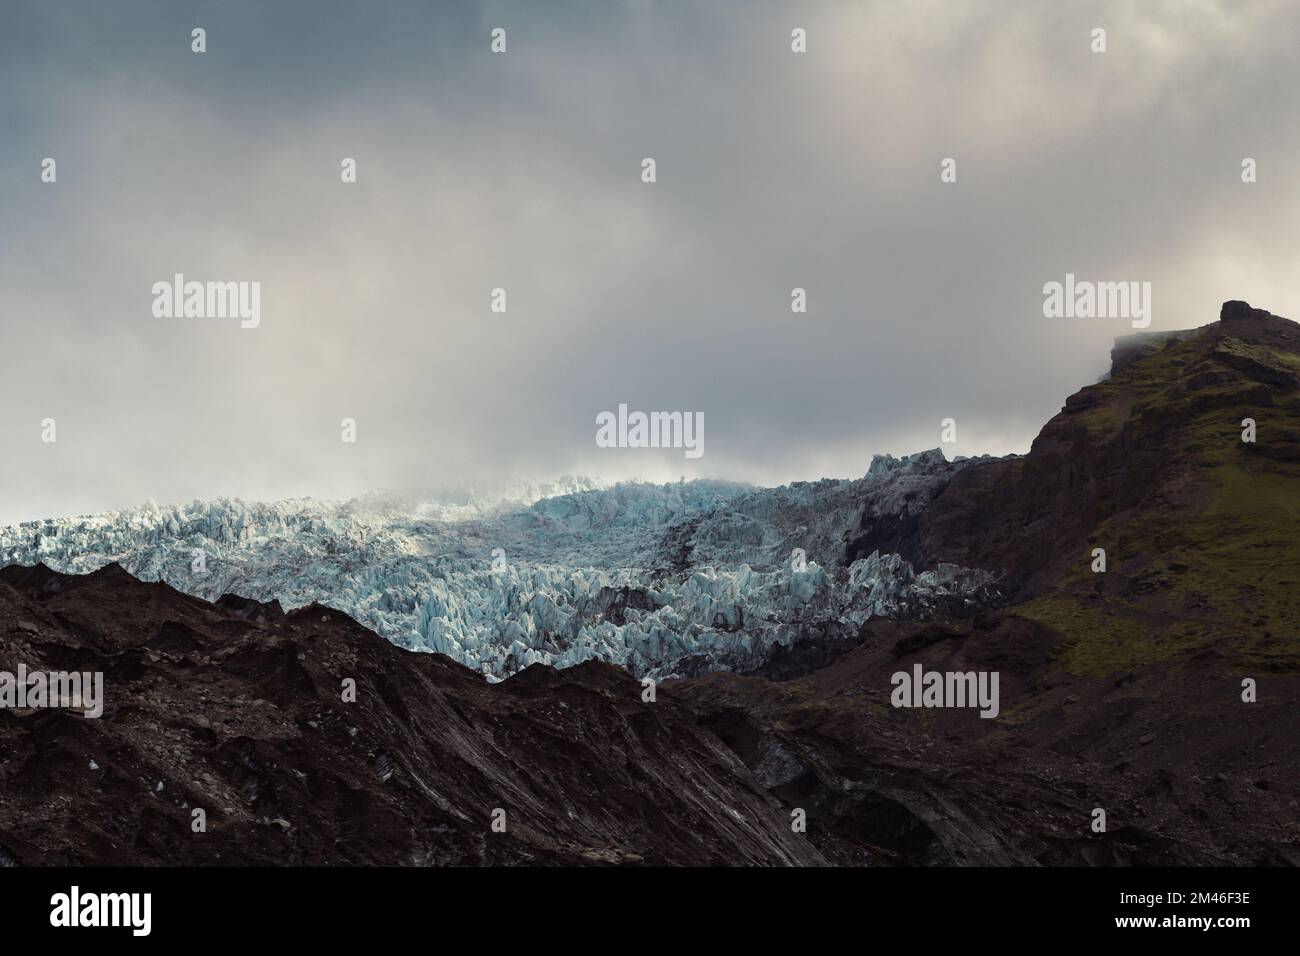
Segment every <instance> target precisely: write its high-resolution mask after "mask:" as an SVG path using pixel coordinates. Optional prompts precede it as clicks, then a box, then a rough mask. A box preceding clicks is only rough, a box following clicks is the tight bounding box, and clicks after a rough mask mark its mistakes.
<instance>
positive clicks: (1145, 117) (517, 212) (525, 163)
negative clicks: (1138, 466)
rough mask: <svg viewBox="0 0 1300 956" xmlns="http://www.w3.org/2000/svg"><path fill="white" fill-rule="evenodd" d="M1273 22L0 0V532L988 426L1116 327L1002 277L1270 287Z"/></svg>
mask: <svg viewBox="0 0 1300 956" xmlns="http://www.w3.org/2000/svg"><path fill="white" fill-rule="evenodd" d="M195 27H203V28H205V29H206V31H207V52H206V53H202V54H197V53H193V52H191V30H192V29H193V28H195ZM495 27H500V28H503V29H505V31H506V42H507V46H506V52H505V53H503V54H494V53H492V52H491V50H490V48H489V44H490V36H489V34H490V32H491V30H492V29H493V28H495ZM796 27H801V28H803V29H805V30H806V31H807V53H805V54H795V53H793V52H791V49H790V45H791V36H790V34H791V30H792V29H794V28H796ZM1095 27H1102V28H1104V29H1105V30H1106V31H1107V34H1106V43H1107V51H1106V52H1105V53H1101V54H1099V53H1094V52H1092V49H1091V47H1092V42H1093V41H1092V36H1091V33H1092V30H1093V28H1095ZM1298 36H1300V6H1297V5H1296V4H1295V3H1294V2H1289V0H1278V2H1266V0H1255V2H1251V3H1237V2H1228V0H1225V2H1223V3H1214V2H1208V0H1200V2H1198V0H1175V2H1168V3H1159V2H1144V3H1132V2H1117V3H1092V2H1089V3H1073V4H1071V3H1061V2H1058V0H1053V2H1046V3H1042V4H1036V3H1030V2H1022V0H1016V2H1006V3H998V2H981V3H972V2H968V0H952V2H936V3H927V2H917V0H907V2H902V0H899V2H887V3H867V2H829V3H807V2H800V3H775V2H773V3H763V2H752V0H745V2H739V0H736V2H724V0H697V2H685V0H657V2H655V0H624V2H614V0H610V2H594V0H593V2H590V3H568V2H561V0H555V2H547V3H538V2H535V0H522V2H517V3H514V2H512V3H505V2H488V3H482V4H471V3H464V4H453V3H433V2H414V0H408V2H400V0H378V2H373V3H360V2H351V0H349V2H321V0H310V2H307V0H304V2H301V3H292V2H286V0H281V2H276V3H274V4H263V3H253V2H238V0H219V2H216V0H214V2H211V3H201V2H197V3H176V2H163V0H158V2H138V0H121V2H114V3H103V2H98V0H96V2H89V0H88V2H81V3H78V2H67V0H61V2H58V3H48V2H22V0H18V2H16V0H5V2H4V3H3V4H2V5H0V388H2V390H3V403H2V404H0V522H11V521H18V520H25V519H29V518H35V517H45V516H54V515H64V514H73V513H81V512H88V511H98V510H103V509H108V508H116V507H123V506H131V505H136V504H139V503H141V502H143V501H145V500H146V499H149V498H153V499H154V500H156V501H159V502H169V501H188V500H190V499H192V498H196V497H199V498H207V497H213V496H217V495H231V496H236V495H237V496H240V497H243V498H245V499H271V498H278V497H285V496H296V495H316V496H322V497H334V496H341V495H350V494H354V493H359V492H363V491H366V490H369V489H384V488H400V487H413V486H419V485H421V484H432V483H436V482H443V481H448V480H461V479H467V478H482V479H489V480H499V479H503V478H512V477H519V478H549V477H554V476H558V475H561V474H565V473H583V474H593V475H601V476H606V477H611V478H617V477H644V478H649V479H654V480H667V479H675V478H677V477H679V476H680V475H685V476H687V477H688V478H690V477H702V476H712V477H725V478H737V479H746V480H751V481H755V482H759V483H765V484H766V483H780V482H785V481H790V480H798V479H815V478H818V477H823V476H832V477H847V476H858V475H860V474H862V473H863V472H864V471H865V469H866V467H867V464H868V462H869V461H870V457H871V455H872V454H873V453H875V452H892V453H894V454H905V453H908V452H911V451H916V450H920V449H924V448H932V447H935V446H937V445H938V444H939V438H940V422H941V420H942V419H943V418H946V417H952V418H954V419H955V420H956V422H957V437H958V442H957V443H956V444H955V445H947V446H945V451H947V453H948V454H949V455H950V456H952V455H954V454H967V455H972V454H981V453H986V452H988V453H995V454H1001V453H1005V452H1008V451H1025V450H1027V449H1028V446H1029V443H1030V442H1031V441H1032V439H1033V437H1034V435H1035V434H1036V433H1037V431H1038V429H1039V428H1040V427H1041V425H1042V423H1043V422H1044V421H1046V419H1047V418H1049V417H1050V416H1051V415H1053V414H1054V413H1055V412H1056V411H1057V410H1058V409H1059V408H1060V406H1061V405H1062V403H1063V401H1064V399H1065V397H1066V395H1068V394H1069V393H1071V392H1073V391H1075V390H1076V389H1077V388H1079V387H1081V386H1083V385H1085V384H1088V383H1091V382H1092V381H1095V380H1096V379H1097V377H1098V376H1099V375H1101V374H1102V373H1103V372H1104V371H1105V369H1106V367H1107V365H1108V353H1109V349H1110V346H1111V343H1112V340H1113V338H1114V337H1115V336H1116V335H1122V334H1125V333H1127V332H1130V331H1132V329H1131V328H1130V322H1129V321H1128V320H1127V319H1123V318H1115V319H1048V318H1045V317H1044V315H1043V285H1044V283H1047V282H1051V281H1062V280H1063V279H1064V277H1065V274H1066V273H1067V272H1068V273H1074V274H1076V275H1077V276H1079V277H1080V278H1086V279H1092V280H1098V281H1103V280H1107V281H1121V280H1125V281H1127V280H1132V281H1149V282H1151V283H1152V290H1153V298H1154V303H1153V304H1154V312H1153V315H1154V321H1153V322H1152V325H1151V328H1152V329H1172V328H1183V327H1190V326H1195V325H1202V324H1205V323H1206V322H1210V321H1213V320H1214V319H1216V318H1217V315H1218V307H1219V304H1220V302H1221V301H1222V300H1224V299H1228V298H1244V299H1248V300H1250V301H1251V302H1252V303H1253V304H1255V305H1257V306H1260V307H1263V308H1267V309H1271V310H1272V311H1274V312H1276V313H1279V314H1283V315H1293V316H1294V315H1298V314H1300V301H1298V300H1300V285H1298V284H1297V283H1296V281H1295V272H1296V264H1297V261H1298V254H1300V215H1297V213H1298V212H1300V209H1298V208H1297V206H1298V205H1300V142H1298V140H1300V135H1298V134H1300V130H1298V125H1297V124H1298V123H1300V114H1298V113H1297V111H1296V108H1295V92H1296V90H1297V89H1300V63H1298V62H1297V49H1298V45H1297V43H1296V38H1297V37H1298ZM45 157H52V158H54V159H55V160H56V162H57V182H55V183H44V182H42V181H41V163H42V160H43V159H44V158H45ZM343 157H354V158H355V159H356V161H357V171H358V182H356V183H355V184H344V183H342V182H341V180H340V161H341V160H342V158H343ZM644 157H653V158H654V159H655V160H656V164H657V177H658V178H657V182H655V183H653V184H647V183H644V182H642V180H641V161H642V159H643V158H644ZM945 157H952V158H954V159H955V160H956V162H957V182H955V183H942V182H941V181H940V163H941V161H942V160H943V159H944V158H945ZM1244 157H1251V158H1253V159H1255V160H1256V162H1257V164H1258V182H1255V183H1252V184H1246V183H1243V182H1242V179H1241V163H1242V160H1243V158H1244ZM178 272H179V273H183V274H184V275H185V276H186V278H187V279H192V280H199V281H208V280H220V281H249V282H252V281H256V282H260V283H261V322H260V325H259V326H258V327H257V328H255V329H243V328H240V326H239V323H238V322H237V321H221V320H201V319H193V318H190V319H185V318H157V317H155V316H154V314H153V311H152V304H153V294H152V291H151V290H152V287H153V284H154V283H155V282H159V281H170V279H171V277H172V276H173V274H175V273H178ZM495 287H503V288H505V289H506V290H507V296H508V298H507V312H506V313H505V314H494V313H493V312H491V311H490V308H489V305H490V295H491V290H492V289H493V288H495ZM794 287H802V288H805V289H806V290H807V296H808V311H807V313H806V314H794V313H792V312H791V308H790V295H791V289H792V288H794ZM619 403H626V404H628V405H629V407H630V408H631V409H633V410H638V409H639V410H644V411H656V410H681V411H692V412H701V413H703V415H704V419H705V435H704V454H703V456H702V457H700V458H698V459H693V460H692V459H687V458H686V457H685V456H684V455H683V453H682V451H681V450H675V451H665V452H661V451H656V450H640V449H602V448H598V447H597V446H596V442H595V434H596V416H597V414H599V413H600V412H601V411H605V410H615V409H617V407H618V405H619ZM46 418H53V419H54V420H55V422H56V428H57V432H56V435H57V441H55V442H54V443H52V444H51V443H46V442H43V441H42V440H41V439H42V426H41V422H42V420H43V419H46ZM344 418H353V419H355V420H356V422H357V441H356V442H355V443H354V444H349V443H344V442H343V441H341V440H340V433H341V428H340V422H341V420H342V419H344Z"/></svg>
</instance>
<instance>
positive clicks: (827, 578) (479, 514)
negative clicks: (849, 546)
mask: <svg viewBox="0 0 1300 956" xmlns="http://www.w3.org/2000/svg"><path fill="white" fill-rule="evenodd" d="M962 465H963V463H962V462H961V461H956V462H948V461H946V460H945V459H944V457H943V455H942V454H941V453H940V452H938V451H933V452H925V453H921V454H919V455H913V456H909V457H907V458H902V459H896V458H892V457H890V456H877V457H876V459H875V460H873V462H872V465H871V468H870V469H869V471H868V473H867V474H866V476H864V477H863V478H860V479H854V480H837V479H823V480H821V481H816V482H798V483H795V484H791V485H785V486H782V487H779V488H756V487H752V486H749V485H744V484H737V483H731V482H721V481H704V480H697V481H691V482H685V481H683V482H678V483H672V484H664V485H653V484H646V483H638V482H629V483H620V484H614V485H607V484H604V483H602V482H600V481H595V480H592V479H586V478H571V477H570V478H563V479H560V480H559V481H556V482H533V483H520V484H514V485H506V484H500V485H487V486H478V487H470V488H442V489H436V490H433V491H429V492H425V493H422V494H418V495H413V494H371V495H365V496H362V497H359V498H355V499H351V500H348V501H343V502H330V501H319V500H315V499H310V498H304V499H291V500H285V501H279V502H274V503H251V504H250V503H245V502H242V501H240V500H238V499H226V498H222V499H217V500H213V501H206V502H203V501H195V502H193V503H191V504H190V505H187V506H158V505H156V504H153V503H152V502H151V503H149V504H146V505H144V506H142V507H140V508H135V509H129V510H123V511H114V512H108V513H105V514H100V515H91V516H83V517H77V518H65V519H52V520H45V521H31V522H25V523H23V524H20V525H14V526H10V527H8V528H2V529H0V563H5V564H8V563H22V564H33V563H35V562H37V561H42V562H44V563H45V564H47V565H49V566H50V567H53V568H56V569H58V570H61V571H66V572H73V573H85V572H87V571H92V570H95V569H96V568H98V567H101V566H103V565H105V564H107V563H109V562H113V561H116V562H117V563H119V564H121V565H122V566H123V567H124V568H125V569H126V570H127V571H129V572H130V573H132V574H134V575H136V576H137V577H140V578H142V579H144V580H162V581H166V582H167V583H169V584H171V585H172V586H174V587H176V588H178V589H180V590H183V591H186V592H188V593H191V594H195V595H198V596H200V597H203V598H206V599H208V600H215V599H216V598H218V597H219V596H221V595H222V594H225V593H234V594H238V595H241V596H243V597H248V598H253V599H256V600H259V601H270V600H272V599H278V600H279V601H280V603H281V604H282V605H283V606H285V607H286V608H293V607H300V606H304V605H307V604H311V603H313V602H316V603H320V604H323V605H327V606H330V607H334V608H337V609H339V610H341V611H344V612H346V613H347V614H349V615H351V616H352V617H353V618H355V619H356V620H358V621H360V622H361V623H362V624H365V625H366V626H367V627H370V628H372V629H373V630H375V631H376V632H378V633H379V634H381V635H383V636H384V637H385V638H387V639H388V640H390V641H392V642H394V643H395V644H398V645H400V646H403V647H407V648H411V649H414V650H425V651H436V652H440V653H443V654H447V655H449V656H450V657H453V658H455V659H456V660H458V661H460V662H462V663H464V664H466V665H468V666H470V667H473V668H475V669H477V670H479V671H481V672H483V673H484V674H486V675H488V676H489V678H491V679H496V678H501V677H505V676H508V675H509V674H512V673H514V672H516V671H517V670H519V669H521V668H524V667H527V666H528V665H530V664H533V663H536V662H541V663H546V664H553V665H556V666H560V667H564V666H569V665H572V664H576V663H579V662H581V661H584V660H587V659H590V658H598V659H600V660H605V661H610V662H613V663H617V664H621V665H624V666H626V667H627V668H628V669H629V670H630V671H631V672H632V673H633V674H635V675H637V676H646V675H649V676H655V677H659V678H663V677H669V676H678V675H685V674H691V673H699V672H703V671H708V670H713V669H718V668H736V669H744V668H747V667H751V666H756V665H759V664H761V663H762V662H763V661H764V660H765V659H766V658H767V657H768V656H770V654H771V653H772V651H773V649H774V648H775V647H776V646H778V645H783V644H784V645H788V644H790V643H791V642H793V641H796V640H799V639H800V638H801V637H802V636H804V635H807V634H812V633H818V634H833V635H843V634H852V633H855V632H856V630H857V628H858V627H859V626H860V625H861V623H862V622H863V621H865V620H867V619H868V618H871V617H879V616H884V617H925V616H928V615H929V614H931V613H933V612H934V611H935V610H936V609H937V608H951V607H952V606H954V602H956V604H957V605H963V604H964V605H969V604H972V603H977V602H979V601H980V600H983V599H985V598H986V597H987V596H988V594H989V590H990V588H992V587H993V586H994V580H993V577H992V576H991V575H989V574H987V573H986V572H984V571H979V570H976V569H966V568H957V567H955V566H952V565H940V566H938V567H937V568H933V569H929V570H923V571H917V570H915V569H914V568H913V567H912V566H911V565H910V564H909V563H908V562H907V561H905V560H903V558H902V557H900V556H899V555H897V554H880V553H878V552H877V553H873V554H871V555H869V556H867V557H864V558H859V559H857V560H854V561H852V562H850V563H848V564H846V563H845V553H846V546H845V545H846V541H847V539H848V538H849V537H850V535H851V534H852V533H853V531H854V529H856V528H857V527H859V525H860V524H861V522H862V521H863V520H864V519H865V520H871V519H872V518H873V517H875V516H879V515H885V514H889V515H898V514H902V513H907V512H909V511H914V510H915V509H917V508H920V507H924V502H925V501H926V500H927V498H926V495H924V494H918V490H922V489H924V488H925V487H926V486H927V484H928V483H932V482H934V481H937V480H942V479H943V477H944V476H945V475H947V474H950V473H951V472H952V471H953V470H955V469H956V468H960V467H962ZM796 549H798V550H799V554H796V553H795V551H796ZM200 559H201V560H200Z"/></svg>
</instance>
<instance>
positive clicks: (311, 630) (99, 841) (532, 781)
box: [0, 565, 821, 864]
mask: <svg viewBox="0 0 1300 956" xmlns="http://www.w3.org/2000/svg"><path fill="white" fill-rule="evenodd" d="M19 662H22V663H24V664H25V665H26V666H27V667H28V669H29V670H32V669H60V670H86V671H95V670H99V671H103V673H104V681H105V700H106V702H105V706H104V713H103V716H102V717H101V718H99V719H86V718H84V717H82V716H80V715H74V714H73V713H71V712H69V711H67V710H29V711H16V710H8V709H4V710H0V857H3V858H6V859H8V860H10V861H11V862H18V863H21V864H56V863H133V864H136V863H171V864H179V863H200V864H213V863H224V864H248V863H253V864H259V863H260V864H311V863H372V864H425V863H430V864H498V863H552V864H553V863H646V864H743V863H749V864H808V863H818V862H821V857H820V855H819V854H818V853H817V852H816V850H814V849H813V848H812V847H811V846H809V845H808V843H807V842H806V841H805V840H803V839H802V838H798V837H796V836H795V835H794V834H793V833H792V832H791V829H790V826H789V819H788V817H787V815H786V813H787V812H786V811H785V810H784V809H783V808H782V807H781V806H780V805H779V803H778V801H777V800H776V799H775V798H774V797H772V796H771V795H769V794H768V793H766V792H765V791H764V790H763V789H762V788H761V787H759V786H758V785H757V784H756V783H755V781H754V779H753V777H752V775H751V774H750V772H749V771H748V770H747V769H746V768H745V766H744V765H743V763H742V762H741V761H740V760H739V759H738V758H737V757H736V755H735V754H734V753H733V752H732V751H730V750H729V749H728V748H727V747H725V746H724V745H723V744H722V743H721V742H720V741H719V740H718V738H717V737H716V736H715V735H713V734H712V733H710V732H708V731H707V730H705V729H702V728H700V727H698V726H697V725H696V723H695V721H694V717H693V714H692V713H691V712H690V711H688V710H687V709H686V708H684V707H683V706H682V705H681V704H680V703H678V702H676V701H675V700H674V699H673V698H672V695H671V694H667V695H665V694H660V695H659V696H658V699H657V701H656V702H655V703H653V704H647V703H643V702H642V700H641V686H640V684H639V683H637V682H636V681H634V680H633V679H632V678H631V677H629V676H628V675H627V673H626V672H624V671H622V670H619V669H617V668H614V667H612V666H609V665H605V664H589V665H581V666H578V667H575V668H572V669H569V670H566V671H563V672H557V671H555V670H553V669H550V668H543V667H541V666H534V667H532V668H529V669H528V670H526V671H524V672H521V673H520V674H518V675H517V676H515V677H514V678H512V679H511V680H509V681H506V682H504V683H502V684H498V685H489V684H488V683H487V682H486V681H485V680H484V679H483V678H482V677H481V676H479V675H477V674H475V673H474V672H472V671H470V670H468V669H467V668H465V667H462V666H461V665H459V664H456V663H454V662H453V661H451V660H449V659H448V658H445V657H443V656H441V655H436V654H418V653H413V652H410V651H405V650H402V649H400V648H397V647H394V646H393V645H391V644H389V643H388V642H387V641H385V640H383V639H382V638H380V637H378V636H377V635H375V634H373V633H372V632H370V631H367V630H365V629H364V628H362V627H361V626H359V625H358V624H356V623H355V622H353V621H352V620H350V619H349V618H347V617H346V616H344V615H342V614H340V613H338V612H337V611H332V610H329V609H325V608H321V607H319V606H313V607H309V608H304V609H302V610H300V611H297V612H294V613H292V614H289V615H284V614H282V613H280V611H279V609H278V607H275V606H267V605H259V604H256V603H254V602H250V601H246V600H243V599H239V598H227V599H223V601H222V602H220V603H218V604H215V605H214V604H208V603H206V602H204V601H202V600H199V599H197V598H193V597H189V596H187V595H183V594H181V593H180V592H178V591H175V590H173V589H172V588H170V587H168V586H167V585H165V584H146V583H143V582H140V581H137V580H136V579H134V578H132V577H131V576H129V575H128V574H126V572H124V571H122V570H121V569H120V568H118V567H117V566H116V565H111V566H109V567H107V568H105V569H103V570H102V571H98V572H95V573H94V574H90V575H86V576H82V577H73V576H66V575H62V574H58V573H56V572H53V571H50V570H48V569H46V568H45V567H43V566H39V565H38V566H36V567H35V568H22V567H18V566H11V567H8V568H4V569H3V570H0V669H5V670H9V671H15V670H16V668H17V666H18V664H19ZM345 678H352V679H354V680H355V681H356V689H357V693H356V702H355V703H344V702H343V701H342V686H343V684H342V682H343V680H344V679H345ZM92 764H93V765H94V766H93V767H92ZM196 807H201V808H204V809H205V811H206V814H207V832H206V833H195V832H193V829H192V819H193V818H192V811H193V809H194V808H196ZM498 807H499V808H502V809H504V810H505V811H506V815H505V822H506V831H505V832H504V833H496V832H493V831H492V829H491V820H492V812H493V810H494V809H495V808H498Z"/></svg>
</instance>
